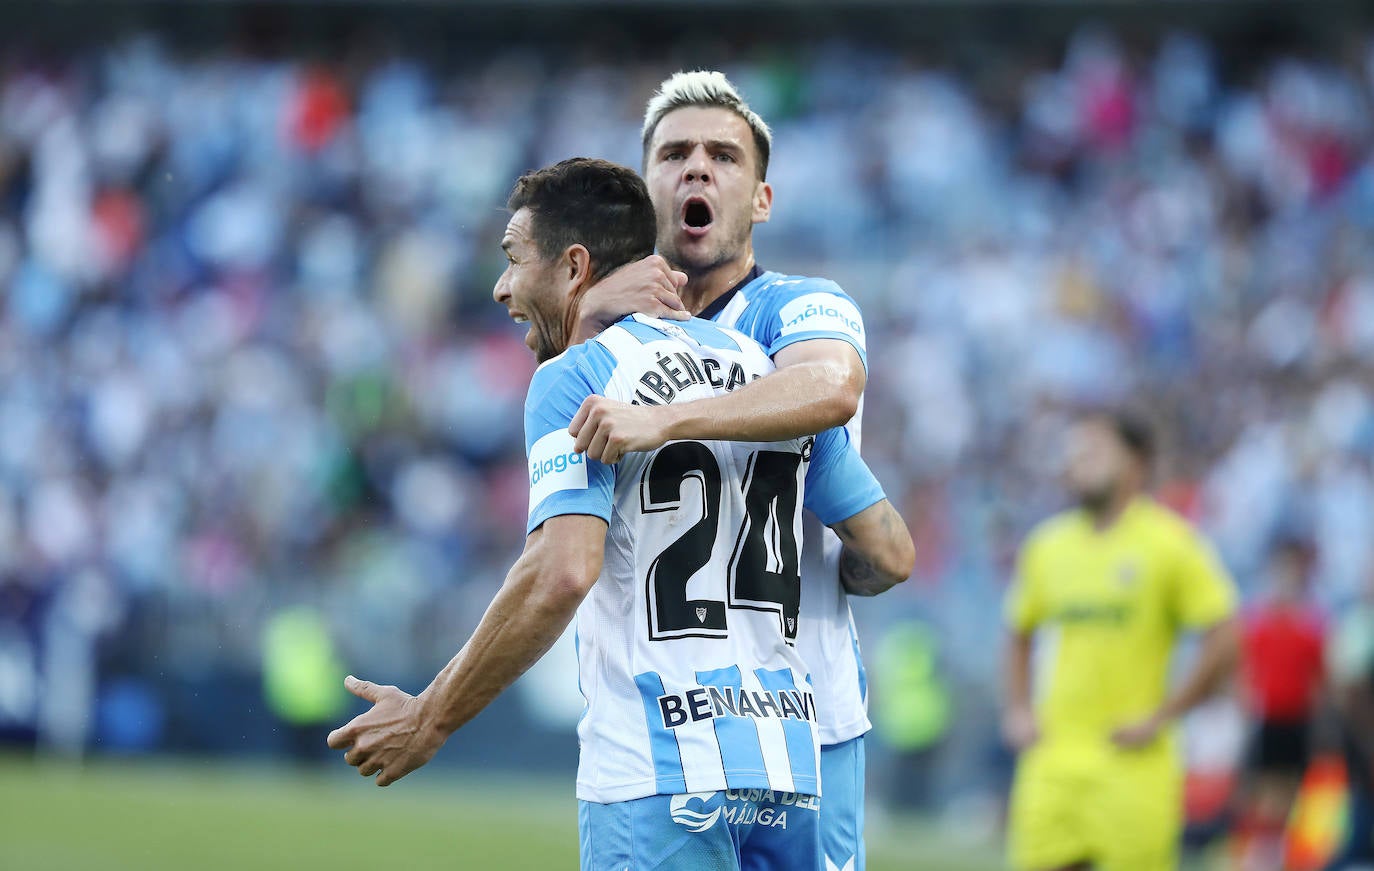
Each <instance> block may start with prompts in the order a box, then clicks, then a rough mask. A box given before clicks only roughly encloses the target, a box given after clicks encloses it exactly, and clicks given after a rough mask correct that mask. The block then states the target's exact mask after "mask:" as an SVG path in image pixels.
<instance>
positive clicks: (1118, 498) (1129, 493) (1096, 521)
mask: <svg viewBox="0 0 1374 871" xmlns="http://www.w3.org/2000/svg"><path fill="white" fill-rule="evenodd" d="M1137 495H1138V494H1137V493H1136V492H1135V491H1134V490H1130V489H1127V490H1123V491H1122V492H1120V493H1118V494H1116V495H1115V496H1113V497H1112V498H1111V499H1110V500H1109V501H1107V502H1106V503H1104V504H1103V505H1101V506H1095V507H1092V508H1089V509H1088V516H1089V517H1091V518H1092V523H1093V529H1095V530H1097V531H1098V532H1106V531H1107V530H1108V529H1111V528H1112V527H1113V526H1115V525H1116V524H1117V521H1119V520H1120V519H1121V515H1123V514H1125V513H1126V509H1127V508H1130V507H1131V503H1132V502H1134V501H1135V498H1136V496H1137Z"/></svg>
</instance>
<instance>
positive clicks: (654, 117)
mask: <svg viewBox="0 0 1374 871" xmlns="http://www.w3.org/2000/svg"><path fill="white" fill-rule="evenodd" d="M688 106H705V107H716V108H719V109H728V110H729V111H731V112H734V113H735V114H736V115H738V116H740V117H741V118H743V119H744V122H745V123H746V124H748V125H749V131H750V132H751V133H753V134H754V146H755V150H757V151H758V154H759V165H758V173H759V181H763V180H764V179H765V178H766V177H767V175H768V155H769V152H770V151H771V150H772V148H773V131H771V130H769V129H768V125H767V124H765V123H763V119H762V118H760V117H759V116H758V113H757V112H755V111H754V110H753V109H750V108H749V104H748V103H746V102H745V101H744V98H743V97H741V96H740V94H739V91H737V90H735V86H734V85H733V84H731V83H730V80H729V79H727V78H726V77H725V73H722V72H718V71H716V70H693V71H692V72H677V73H673V74H672V75H671V76H669V77H668V78H667V79H665V80H664V81H663V84H661V85H659V86H658V92H657V93H656V94H654V95H653V96H652V97H650V98H649V104H648V105H647V106H645V107H644V133H643V136H644V142H643V144H644V158H645V163H646V164H647V163H648V157H649V140H651V139H653V138H654V131H655V130H657V129H658V122H660V121H662V120H663V116H664V115H667V114H668V113H669V112H672V111H673V110H675V109H685V108H687V107H688Z"/></svg>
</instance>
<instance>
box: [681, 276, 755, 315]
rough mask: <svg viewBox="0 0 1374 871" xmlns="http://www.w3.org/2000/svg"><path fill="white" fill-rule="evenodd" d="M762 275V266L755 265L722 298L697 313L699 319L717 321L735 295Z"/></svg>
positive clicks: (717, 298) (716, 299) (719, 297)
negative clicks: (717, 316) (717, 317)
mask: <svg viewBox="0 0 1374 871" xmlns="http://www.w3.org/2000/svg"><path fill="white" fill-rule="evenodd" d="M762 274H763V269H762V268H760V266H759V265H758V264H757V263H755V264H754V268H752V269H750V270H749V271H748V272H746V273H745V274H744V277H743V278H741V279H740V280H739V281H738V282H736V283H735V286H734V287H732V288H730V289H729V290H727V291H725V293H722V294H721V295H720V296H718V297H716V298H715V300H713V301H712V302H711V304H710V305H708V306H707V307H706V308H704V309H702V310H701V311H700V312H698V313H697V317H699V318H703V319H705V320H708V321H711V320H715V317H716V315H718V314H720V313H721V312H722V311H724V310H725V307H726V306H727V305H729V304H730V300H731V299H733V298H734V296H735V294H737V293H739V291H740V288H742V287H744V286H745V285H746V284H748V283H749V282H751V281H753V280H754V279H756V278H758V277H759V276H760V275H762Z"/></svg>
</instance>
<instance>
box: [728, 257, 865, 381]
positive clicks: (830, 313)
mask: <svg viewBox="0 0 1374 871" xmlns="http://www.w3.org/2000/svg"><path fill="white" fill-rule="evenodd" d="M759 305H760V311H759V313H758V319H757V320H755V321H754V324H753V326H754V329H753V330H752V331H751V332H752V335H753V338H754V339H755V340H756V341H757V342H758V343H759V344H761V345H763V346H764V348H766V349H767V350H768V356H770V357H773V356H776V355H777V353H778V352H779V351H781V350H782V349H783V348H786V347H787V346H788V345H793V344H796V343H797V342H805V341H807V340H809V339H839V340H840V341H842V342H848V343H849V344H851V345H853V346H854V350H856V351H858V352H859V359H860V360H861V361H863V364H864V368H865V369H867V368H868V349H867V338H866V336H867V334H866V331H865V330H864V318H863V314H862V313H861V312H860V311H859V306H858V304H857V303H855V302H854V300H853V299H851V298H850V297H849V294H847V293H845V292H844V291H843V290H841V289H840V286H839V285H838V284H836V283H835V282H833V281H828V280H826V279H824V278H804V277H796V278H792V277H784V278H780V279H778V280H777V281H775V282H773V283H772V284H770V285H769V286H768V287H767V288H766V289H765V291H764V293H763V294H762V295H761V298H760V300H759Z"/></svg>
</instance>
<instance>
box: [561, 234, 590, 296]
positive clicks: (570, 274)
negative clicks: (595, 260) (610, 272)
mask: <svg viewBox="0 0 1374 871" xmlns="http://www.w3.org/2000/svg"><path fill="white" fill-rule="evenodd" d="M563 267H564V269H565V270H566V272H565V273H564V274H565V275H566V276H567V278H568V282H569V283H570V284H572V285H573V286H574V287H579V286H581V285H582V284H584V283H587V282H590V281H591V278H592V253H591V252H590V251H588V250H587V248H586V246H585V245H580V244H579V245H569V246H568V250H566V251H564V252H563Z"/></svg>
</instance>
